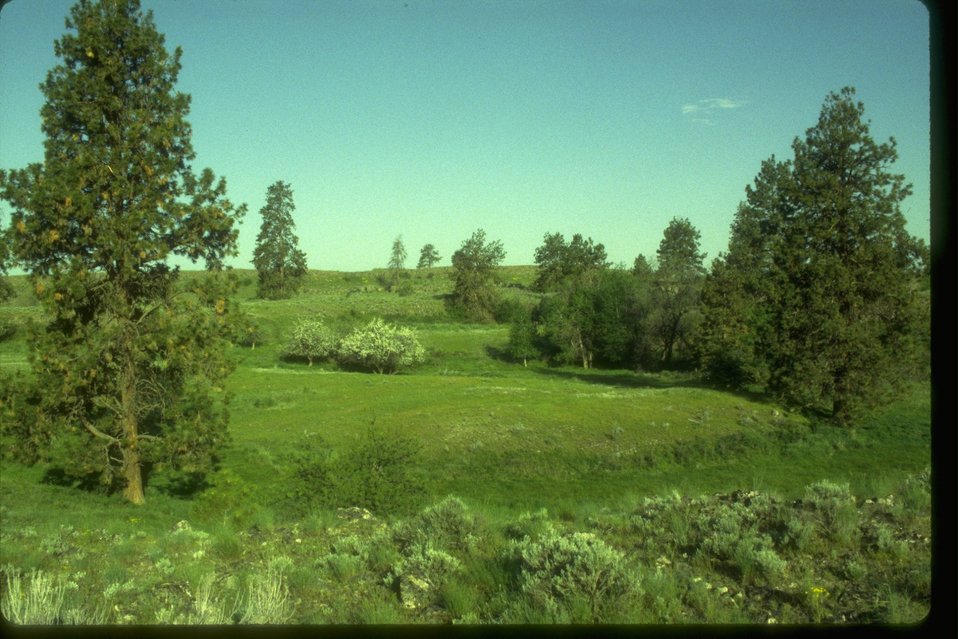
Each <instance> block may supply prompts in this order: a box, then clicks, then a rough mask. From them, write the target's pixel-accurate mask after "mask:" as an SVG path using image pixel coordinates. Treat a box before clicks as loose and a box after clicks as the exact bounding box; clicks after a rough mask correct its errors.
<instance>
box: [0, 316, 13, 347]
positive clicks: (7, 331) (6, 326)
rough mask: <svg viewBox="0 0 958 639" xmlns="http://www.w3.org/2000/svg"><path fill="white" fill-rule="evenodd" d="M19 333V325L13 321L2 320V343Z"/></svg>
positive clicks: (0, 323) (0, 335)
mask: <svg viewBox="0 0 958 639" xmlns="http://www.w3.org/2000/svg"><path fill="white" fill-rule="evenodd" d="M16 333H17V324H16V322H14V321H13V320H8V319H0V342H3V341H5V340H8V339H10V338H11V337H13V336H14V335H16Z"/></svg>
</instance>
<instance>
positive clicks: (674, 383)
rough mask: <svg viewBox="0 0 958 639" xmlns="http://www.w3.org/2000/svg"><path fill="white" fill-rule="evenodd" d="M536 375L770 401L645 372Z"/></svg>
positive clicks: (755, 394) (744, 392)
mask: <svg viewBox="0 0 958 639" xmlns="http://www.w3.org/2000/svg"><path fill="white" fill-rule="evenodd" d="M535 372H536V373H538V374H539V375H546V376H548V377H555V378H558V379H563V380H569V381H572V380H574V381H578V382H585V383H587V384H598V385H602V386H615V387H619V388H658V389H662V388H700V389H703V390H717V391H722V392H725V393H729V394H730V395H735V396H737V397H741V398H743V399H747V400H749V401H752V402H756V403H760V404H771V403H774V400H773V399H772V398H771V397H769V396H768V395H766V394H764V393H760V392H757V391H749V390H745V389H730V388H725V387H723V386H721V385H718V384H713V383H710V382H708V381H706V380H703V379H701V378H689V379H663V378H662V377H661V376H660V375H659V374H656V373H646V372H634V373H633V372H628V371H623V370H602V369H594V368H593V369H590V370H589V371H588V372H576V371H572V370H568V369H564V368H536V369H535Z"/></svg>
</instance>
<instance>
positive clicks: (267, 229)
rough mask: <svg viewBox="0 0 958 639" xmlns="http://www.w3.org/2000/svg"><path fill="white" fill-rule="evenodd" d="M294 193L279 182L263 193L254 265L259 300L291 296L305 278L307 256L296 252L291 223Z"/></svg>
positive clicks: (294, 235)
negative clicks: (264, 194)
mask: <svg viewBox="0 0 958 639" xmlns="http://www.w3.org/2000/svg"><path fill="white" fill-rule="evenodd" d="M295 209H296V205H295V204H293V190H292V188H291V187H290V185H289V184H286V183H284V182H282V181H279V182H275V183H273V184H272V185H271V186H270V187H269V188H268V189H267V190H266V205H265V206H264V207H263V208H261V209H260V211H259V213H260V215H261V216H262V218H263V223H262V224H261V225H260V229H259V235H257V236H256V248H254V249H253V266H255V267H256V272H257V274H258V276H259V292H258V295H259V297H262V298H266V299H274V300H275V299H285V298H288V297H292V295H293V294H295V293H296V291H297V290H299V287H300V286H301V285H302V281H303V277H305V275H306V254H305V253H303V252H302V251H301V250H299V248H297V247H298V244H299V238H297V237H296V234H295V232H294V231H295V230H296V225H295V224H294V223H293V211H294V210H295Z"/></svg>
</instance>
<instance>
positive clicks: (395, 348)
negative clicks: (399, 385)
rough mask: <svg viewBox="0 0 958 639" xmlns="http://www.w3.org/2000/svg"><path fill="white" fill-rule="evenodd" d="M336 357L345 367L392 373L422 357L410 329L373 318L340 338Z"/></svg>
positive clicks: (417, 341) (423, 353)
mask: <svg viewBox="0 0 958 639" xmlns="http://www.w3.org/2000/svg"><path fill="white" fill-rule="evenodd" d="M337 354H338V357H339V360H340V362H341V363H342V364H344V365H346V366H354V367H356V368H360V369H362V370H371V371H374V372H376V373H380V374H381V373H395V372H396V371H398V370H399V369H400V368H404V367H406V366H412V365H413V364H418V363H420V362H422V361H423V360H424V359H425V349H423V347H422V345H421V344H420V343H419V340H418V339H417V338H416V335H415V333H414V332H413V331H412V329H410V328H406V327H400V326H393V325H392V324H387V323H385V322H384V321H383V320H381V319H379V318H376V319H374V320H372V321H371V322H370V323H369V324H367V325H366V326H364V327H362V328H358V329H356V330H354V331H353V332H352V333H350V334H349V335H347V336H346V337H344V338H343V339H342V341H340V343H339V347H338V349H337Z"/></svg>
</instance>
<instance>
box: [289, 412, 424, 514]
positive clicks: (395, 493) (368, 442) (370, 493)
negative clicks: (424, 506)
mask: <svg viewBox="0 0 958 639" xmlns="http://www.w3.org/2000/svg"><path fill="white" fill-rule="evenodd" d="M420 447H421V446H420V444H419V443H418V442H417V441H416V440H415V439H413V438H411V437H407V436H405V435H402V434H401V433H398V432H394V431H390V432H384V431H380V430H377V429H370V430H369V431H367V432H366V433H365V435H364V436H363V438H362V439H361V440H360V441H359V442H358V443H356V444H355V445H354V446H352V447H351V448H348V449H346V450H345V451H343V452H342V453H341V454H339V455H333V454H332V451H331V450H330V449H329V448H328V447H326V446H325V444H324V443H323V440H322V439H321V438H320V439H315V438H308V439H306V440H304V441H303V443H302V445H301V446H299V450H298V451H297V452H296V453H295V454H294V455H292V458H291V466H292V468H293V476H294V481H295V487H294V488H293V489H292V490H291V492H290V494H289V497H291V498H292V499H293V501H294V504H295V506H296V507H298V508H299V509H305V510H309V509H310V508H312V507H315V506H319V507H326V508H336V507H347V506H361V507H363V508H368V509H369V510H371V511H373V512H375V513H393V512H403V511H406V510H408V509H409V508H410V507H411V506H412V505H413V503H414V502H415V501H417V500H418V498H419V496H420V495H421V494H422V492H423V488H422V484H421V482H420V481H419V480H418V479H417V478H416V477H415V476H414V475H413V472H412V471H413V469H414V468H415V467H416V457H417V455H418V453H419V450H420Z"/></svg>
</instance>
